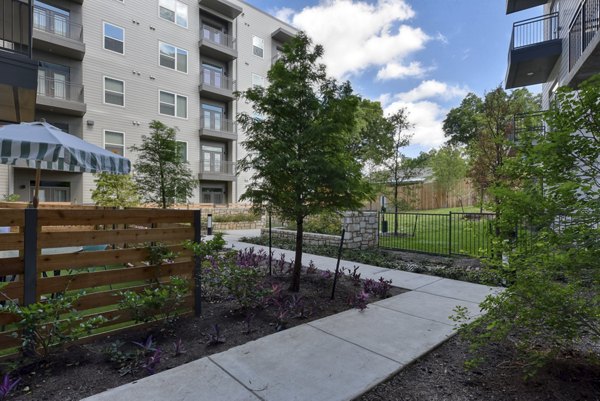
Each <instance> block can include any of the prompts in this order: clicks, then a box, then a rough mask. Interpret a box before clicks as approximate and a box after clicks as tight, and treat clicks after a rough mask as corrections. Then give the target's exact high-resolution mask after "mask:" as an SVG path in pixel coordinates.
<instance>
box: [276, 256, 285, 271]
mask: <svg viewBox="0 0 600 401" xmlns="http://www.w3.org/2000/svg"><path fill="white" fill-rule="evenodd" d="M274 267H275V270H276V271H279V274H280V275H284V274H285V268H286V262H285V253H282V254H281V255H279V259H278V260H276V261H275V266H274Z"/></svg>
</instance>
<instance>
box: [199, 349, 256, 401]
mask: <svg viewBox="0 0 600 401" xmlns="http://www.w3.org/2000/svg"><path fill="white" fill-rule="evenodd" d="M225 352H227V351H225ZM217 355H218V354H217ZM206 358H207V359H208V360H209V361H211V362H212V363H214V364H215V365H216V366H217V367H218V368H219V369H221V370H222V371H223V372H225V374H226V375H228V376H229V377H231V378H232V379H233V380H235V381H236V382H238V383H239V384H240V385H241V386H242V387H244V388H245V389H246V390H248V391H250V393H252V395H253V396H255V397H256V398H258V399H259V400H261V401H266V400H265V399H264V398H262V397H261V396H260V395H258V394H256V391H260V390H253V389H251V388H250V387H248V386H246V385H245V384H244V383H242V382H241V381H240V380H239V379H238V378H237V377H235V376H234V375H232V374H231V373H229V371H227V369H225V368H224V367H223V366H221V365H219V364H218V363H217V362H216V361H215V360H213V359H212V358H211V357H210V356H207V357H206Z"/></svg>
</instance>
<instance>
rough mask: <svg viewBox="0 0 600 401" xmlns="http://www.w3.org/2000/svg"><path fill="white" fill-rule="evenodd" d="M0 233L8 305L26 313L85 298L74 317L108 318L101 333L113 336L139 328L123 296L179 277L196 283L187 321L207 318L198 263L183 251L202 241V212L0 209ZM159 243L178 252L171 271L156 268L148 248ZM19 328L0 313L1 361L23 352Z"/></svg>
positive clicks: (0, 269) (0, 274) (0, 260)
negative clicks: (68, 295) (51, 302)
mask: <svg viewBox="0 0 600 401" xmlns="http://www.w3.org/2000/svg"><path fill="white" fill-rule="evenodd" d="M0 227H5V229H4V230H3V231H4V233H2V234H0V280H3V281H5V283H4V285H5V286H4V287H3V288H2V289H1V290H0V291H1V293H2V300H6V299H7V298H8V299H12V300H17V301H18V302H19V303H21V304H24V305H28V304H32V303H35V302H38V301H40V300H44V299H48V298H49V297H51V296H52V294H55V293H61V292H65V291H68V292H71V291H75V292H79V291H85V295H83V296H81V297H80V298H79V300H78V304H77V305H76V309H77V310H78V311H80V312H82V313H83V314H84V315H85V316H94V315H102V316H104V317H106V318H108V319H109V321H108V322H107V323H106V325H105V326H106V327H103V328H102V330H103V331H106V332H107V333H106V334H109V333H113V331H111V327H112V326H114V328H117V325H118V327H119V329H123V327H124V326H133V325H134V322H133V321H131V316H130V313H129V312H128V311H127V310H122V309H119V308H118V303H119V301H120V299H121V298H120V297H119V295H118V292H119V291H128V290H130V291H136V292H140V291H143V290H144V289H145V288H148V287H149V286H150V285H151V284H152V283H156V282H157V281H158V282H163V281H166V280H168V279H169V278H170V277H171V276H179V277H182V278H187V279H190V283H192V284H191V285H190V287H191V288H190V292H189V294H188V296H187V297H186V302H185V306H186V308H189V310H188V311H187V312H186V314H191V313H193V312H194V311H195V313H196V314H200V312H201V304H200V299H201V294H200V260H199V259H198V258H196V257H194V256H193V254H192V253H191V251H189V250H187V249H185V248H184V247H183V242H184V241H186V240H190V241H195V242H199V241H200V232H201V211H200V210H156V209H126V210H114V209H85V210H82V209H75V208H71V209H54V208H44V209H21V208H11V209H0ZM6 227H10V230H8V229H6ZM158 243H159V244H162V245H165V246H166V247H167V248H169V249H171V250H173V251H174V252H176V254H177V257H176V258H175V260H173V262H172V263H168V264H160V265H150V263H149V261H148V260H149V259H150V245H151V244H158ZM99 310H100V312H99ZM15 321H16V316H14V315H11V314H7V313H0V327H2V332H0V354H6V353H7V352H8V350H9V349H12V348H14V347H17V346H19V343H18V340H17V339H15V338H13V336H11V334H12V333H13V331H14V328H11V323H14V322H15ZM126 323H129V324H126Z"/></svg>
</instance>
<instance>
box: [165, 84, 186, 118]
mask: <svg viewBox="0 0 600 401" xmlns="http://www.w3.org/2000/svg"><path fill="white" fill-rule="evenodd" d="M159 97H160V102H159V103H160V107H159V109H160V110H159V113H160V114H164V115H167V116H173V117H180V118H187V97H185V96H182V95H177V94H175V93H171V92H166V91H160V95H159Z"/></svg>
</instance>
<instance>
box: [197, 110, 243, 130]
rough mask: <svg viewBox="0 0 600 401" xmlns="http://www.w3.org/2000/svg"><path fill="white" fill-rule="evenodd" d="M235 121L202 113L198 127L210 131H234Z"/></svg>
mask: <svg viewBox="0 0 600 401" xmlns="http://www.w3.org/2000/svg"><path fill="white" fill-rule="evenodd" d="M235 127H236V125H235V121H233V120H226V119H224V118H216V117H215V115H213V114H207V113H202V115H201V116H200V128H201V129H209V130H212V131H219V132H226V133H230V134H233V133H235Z"/></svg>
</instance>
